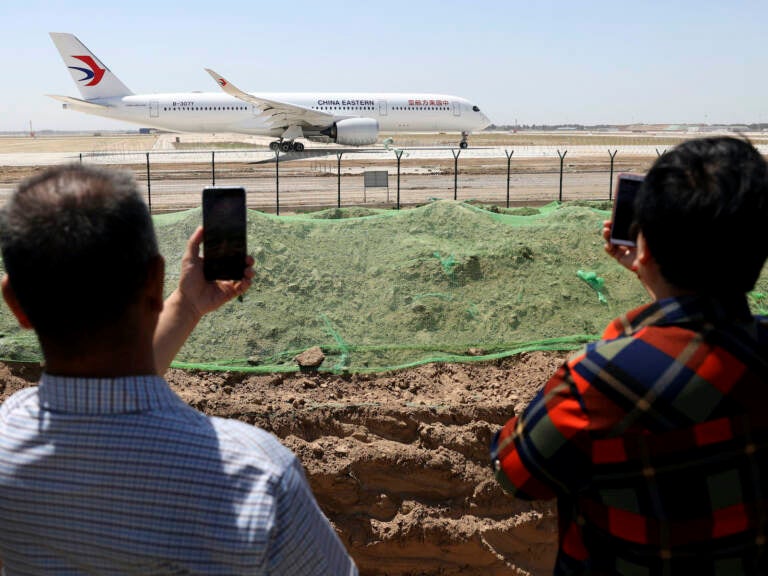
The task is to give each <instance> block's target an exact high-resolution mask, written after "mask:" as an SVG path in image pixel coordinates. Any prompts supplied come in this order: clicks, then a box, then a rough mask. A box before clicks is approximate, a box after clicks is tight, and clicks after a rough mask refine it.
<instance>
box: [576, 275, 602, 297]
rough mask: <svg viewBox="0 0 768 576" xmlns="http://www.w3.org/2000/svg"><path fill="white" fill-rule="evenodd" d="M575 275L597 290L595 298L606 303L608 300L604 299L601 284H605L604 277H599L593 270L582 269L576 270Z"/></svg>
mask: <svg viewBox="0 0 768 576" xmlns="http://www.w3.org/2000/svg"><path fill="white" fill-rule="evenodd" d="M576 275H577V276H578V277H579V278H581V279H582V280H584V282H586V283H587V284H589V285H590V286H591V287H592V288H593V289H594V291H595V292H597V299H598V300H600V302H602V303H603V304H608V300H606V299H605V295H604V294H603V286H604V285H605V279H604V278H600V277H599V276H598V275H597V274H595V273H594V272H585V271H584V270H577V271H576Z"/></svg>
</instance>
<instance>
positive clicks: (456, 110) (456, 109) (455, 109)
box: [453, 102, 461, 116]
mask: <svg viewBox="0 0 768 576" xmlns="http://www.w3.org/2000/svg"><path fill="white" fill-rule="evenodd" d="M453 115H454V116H461V102H454V103H453Z"/></svg>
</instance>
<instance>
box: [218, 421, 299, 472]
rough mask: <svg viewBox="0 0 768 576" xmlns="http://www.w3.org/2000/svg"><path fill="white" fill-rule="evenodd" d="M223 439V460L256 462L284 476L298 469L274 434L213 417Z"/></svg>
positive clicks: (255, 427) (221, 441) (220, 438)
mask: <svg viewBox="0 0 768 576" xmlns="http://www.w3.org/2000/svg"><path fill="white" fill-rule="evenodd" d="M208 418H209V419H210V422H211V424H212V426H213V428H214V430H215V431H216V435H217V437H218V439H219V447H220V449H221V452H222V456H224V457H225V458H227V459H236V460H244V459H245V460H252V461H254V463H256V462H258V463H259V465H260V467H262V466H263V467H269V468H270V469H271V470H272V472H273V473H275V474H277V475H282V474H283V473H284V472H285V471H286V469H290V468H292V467H294V466H296V465H297V462H298V459H297V457H296V455H295V454H294V453H293V452H291V451H290V450H289V449H288V448H286V447H285V446H283V444H282V443H281V442H280V440H279V439H278V438H277V437H276V436H275V435H274V434H271V433H270V432H267V431H266V430H263V429H261V428H258V427H257V426H253V425H251V424H248V423H246V422H241V421H239V420H232V419H228V418H219V417H216V416H209V417H208Z"/></svg>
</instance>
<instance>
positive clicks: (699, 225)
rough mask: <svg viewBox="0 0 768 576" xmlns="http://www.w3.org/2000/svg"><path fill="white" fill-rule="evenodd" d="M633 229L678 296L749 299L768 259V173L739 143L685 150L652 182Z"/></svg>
mask: <svg viewBox="0 0 768 576" xmlns="http://www.w3.org/2000/svg"><path fill="white" fill-rule="evenodd" d="M635 224H636V226H637V228H639V230H640V231H642V233H643V236H644V237H645V239H646V241H647V244H648V247H649V249H650V251H651V254H652V255H653V257H654V258H655V260H656V262H657V263H658V265H659V268H660V271H661V273H662V275H663V276H664V278H666V279H667V280H668V281H669V282H671V283H672V284H674V285H675V286H677V287H678V288H682V289H687V290H694V291H696V292H699V293H705V294H706V293H708V294H723V293H729V292H730V293H733V292H740V293H745V292H748V291H749V290H751V289H752V288H753V287H754V285H755V282H756V281H757V278H758V276H759V275H760V271H761V270H762V268H763V264H764V263H765V260H766V257H768V242H766V238H765V226H766V225H767V224H768V165H767V164H766V162H765V159H764V158H763V157H762V156H761V155H760V153H759V152H758V151H757V150H756V149H755V147H754V146H752V144H751V143H749V142H748V141H746V140H742V139H738V138H732V137H717V138H701V139H696V140H690V141H688V142H685V143H683V144H680V145H678V146H676V147H675V148H673V149H672V150H670V151H668V152H666V153H665V154H663V155H662V156H660V157H659V158H658V159H657V160H656V162H655V163H654V164H653V166H652V167H651V169H650V171H649V172H648V174H647V175H646V177H645V181H644V183H643V186H642V187H641V189H640V193H639V194H638V196H637V199H636V203H635Z"/></svg>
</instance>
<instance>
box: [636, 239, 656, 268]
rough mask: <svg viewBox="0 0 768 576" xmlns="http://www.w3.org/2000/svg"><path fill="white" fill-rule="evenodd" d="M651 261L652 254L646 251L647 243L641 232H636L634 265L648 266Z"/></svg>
mask: <svg viewBox="0 0 768 576" xmlns="http://www.w3.org/2000/svg"><path fill="white" fill-rule="evenodd" d="M653 259H654V258H653V254H651V251H650V250H649V249H648V242H646V241H645V236H643V233H642V232H638V233H637V255H636V257H635V263H636V264H644V265H648V264H649V263H650V262H651V261H652V260H653Z"/></svg>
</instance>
